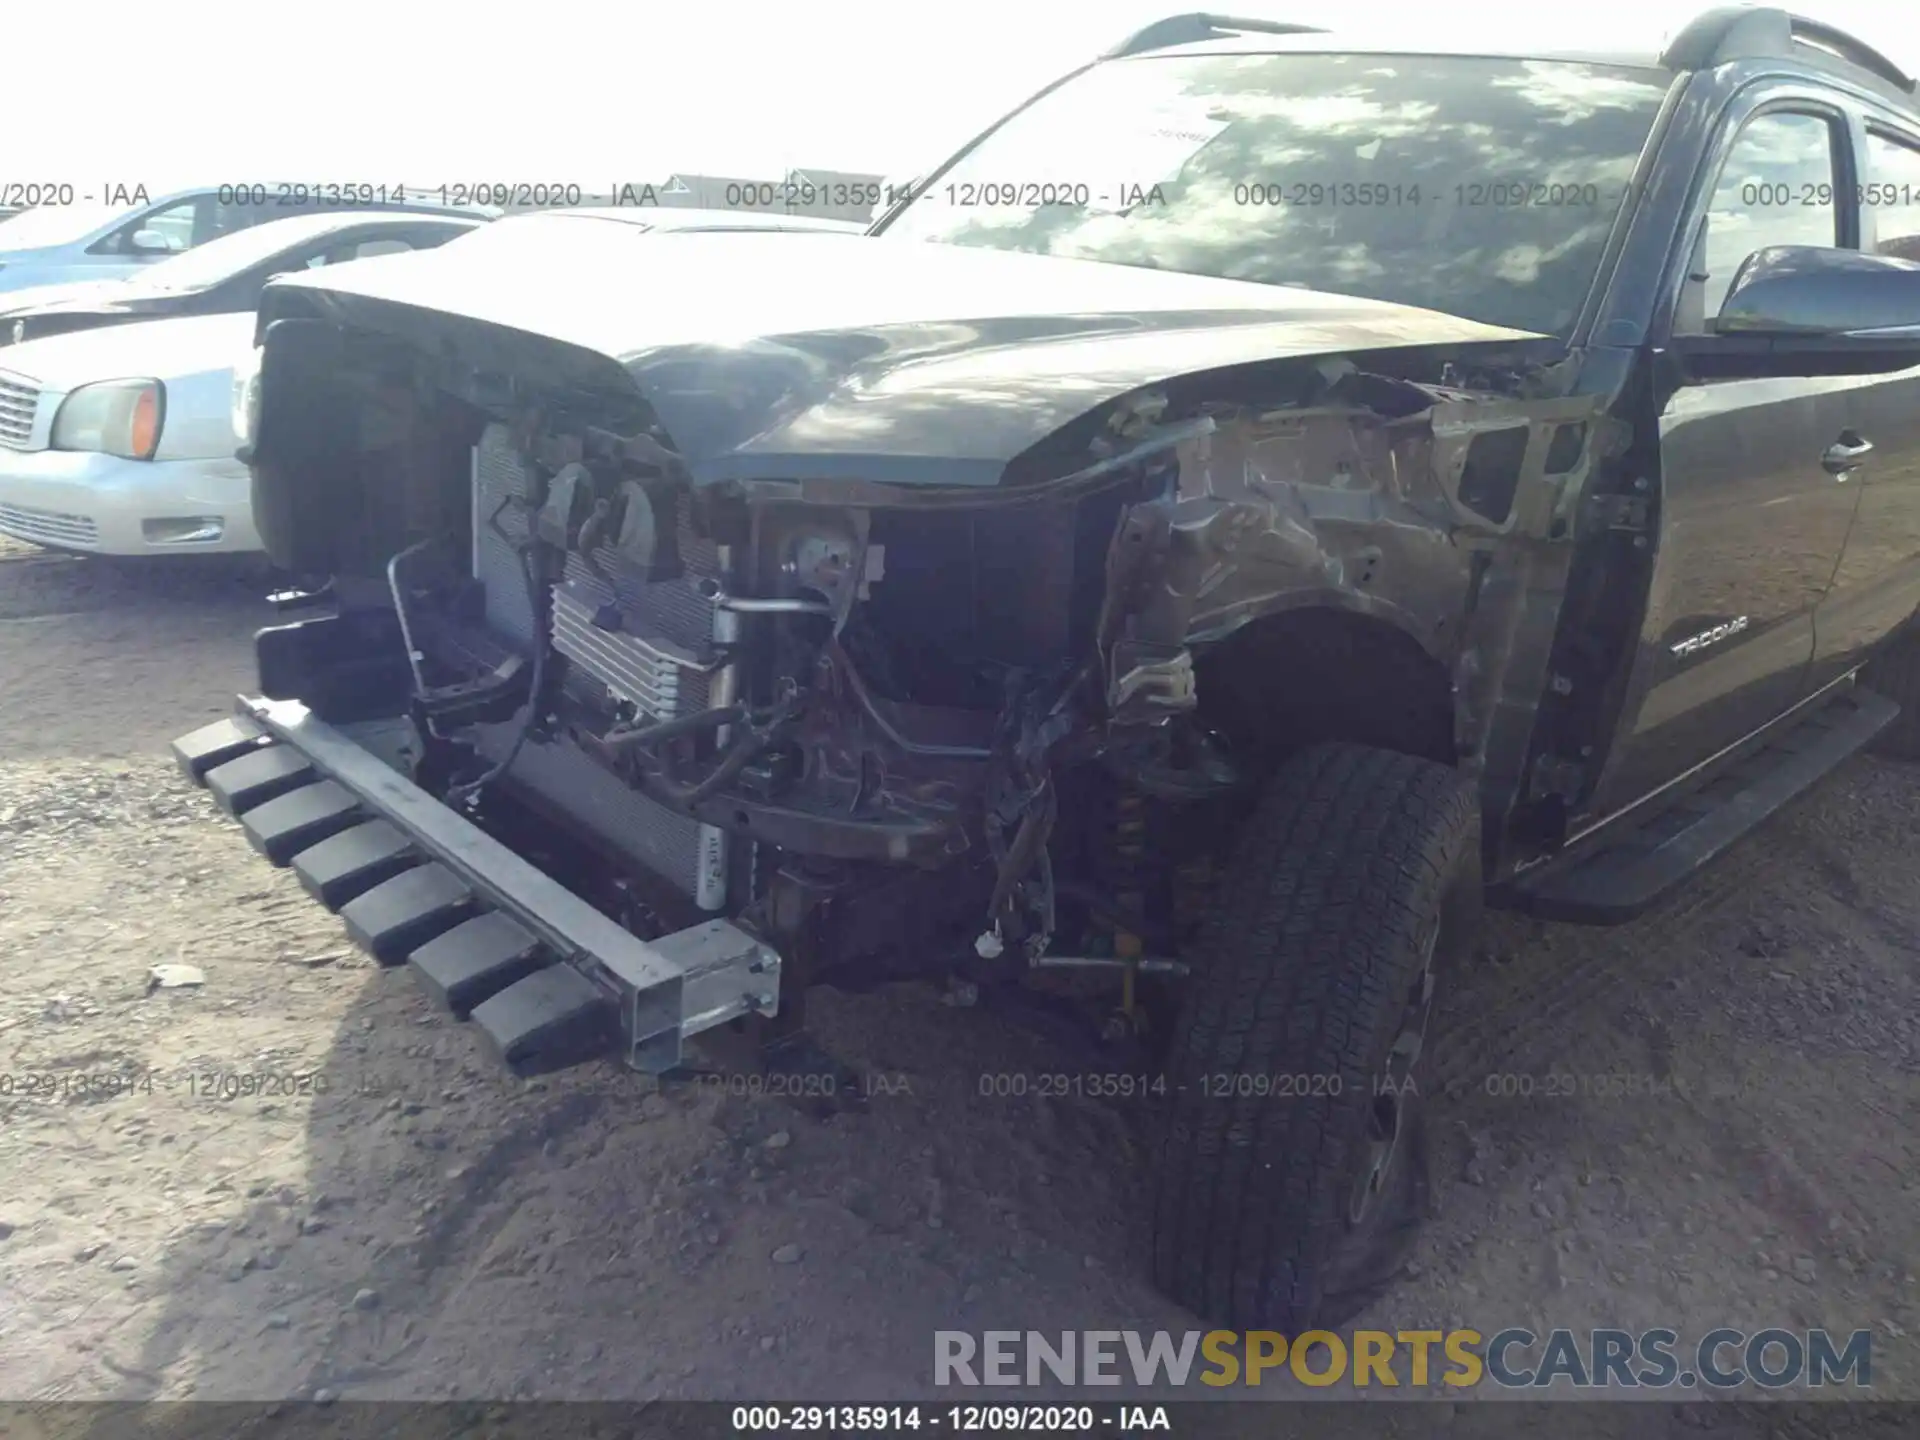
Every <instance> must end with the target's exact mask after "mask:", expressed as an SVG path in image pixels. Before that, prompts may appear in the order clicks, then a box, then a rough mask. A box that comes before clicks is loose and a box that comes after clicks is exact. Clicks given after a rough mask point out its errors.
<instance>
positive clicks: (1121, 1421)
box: [730, 1405, 1173, 1435]
mask: <svg viewBox="0 0 1920 1440" xmlns="http://www.w3.org/2000/svg"><path fill="white" fill-rule="evenodd" d="M730 1421H731V1427H732V1429H733V1431H734V1433H735V1434H753V1435H767V1434H784V1433H789V1432H791V1433H795V1434H846V1433H850V1432H872V1433H884V1434H892V1435H900V1434H910V1433H913V1432H915V1431H918V1430H921V1429H923V1428H924V1429H926V1430H928V1431H931V1432H938V1431H942V1430H950V1431H953V1432H955V1433H956V1434H989V1435H991V1434H1054V1433H1059V1434H1072V1435H1086V1434H1091V1433H1094V1432H1112V1433H1114V1434H1119V1435H1128V1434H1136V1433H1145V1432H1150V1431H1159V1432H1162V1433H1166V1432H1170V1431H1171V1430H1172V1429H1173V1422H1172V1420H1171V1419H1170V1418H1169V1417H1168V1415H1167V1407H1166V1406H1164V1405H944V1406H934V1405H736V1406H734V1407H733V1411H732V1414H731V1416H730Z"/></svg>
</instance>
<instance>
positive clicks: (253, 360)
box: [233, 345, 262, 445]
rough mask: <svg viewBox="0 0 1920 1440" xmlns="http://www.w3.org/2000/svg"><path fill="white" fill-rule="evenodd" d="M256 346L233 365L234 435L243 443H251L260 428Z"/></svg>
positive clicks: (257, 348) (259, 351) (258, 369)
mask: <svg viewBox="0 0 1920 1440" xmlns="http://www.w3.org/2000/svg"><path fill="white" fill-rule="evenodd" d="M261 349H262V347H261V346H258V345H256V346H254V347H253V348H252V349H251V350H249V351H248V352H247V355H246V357H245V358H244V359H243V360H241V361H240V362H239V363H238V364H236V365H235V366H234V367H233V435H234V438H235V439H236V440H238V441H239V442H240V443H241V444H242V445H251V444H253V441H254V432H255V431H257V430H258V429H259V428H260V355H261Z"/></svg>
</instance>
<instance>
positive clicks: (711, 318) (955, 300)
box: [120, 225, 1547, 485]
mask: <svg viewBox="0 0 1920 1440" xmlns="http://www.w3.org/2000/svg"><path fill="white" fill-rule="evenodd" d="M579 229H580V231H581V232H582V233H581V234H580V235H579V236H577V237H573V238H571V239H570V240H569V241H568V242H567V243H566V244H565V246H564V253H562V249H563V247H562V246H560V245H556V246H555V253H552V254H544V253H543V254H542V255H541V256H540V257H538V260H539V263H537V264H536V263H532V259H531V257H526V256H523V255H518V254H515V255H506V254H496V253H495V252H494V250H493V248H492V247H490V246H488V245H486V244H485V243H484V237H482V238H481V239H480V240H476V241H474V242H470V243H465V244H459V245H450V246H447V247H445V248H444V249H442V250H439V251H435V252H431V253H427V254H419V255H408V256H395V257H391V258H390V259H389V260H388V261H386V262H385V263H383V264H379V265H371V266H361V267H346V268H343V269H342V270H340V271H338V272H337V273H332V274H329V273H326V272H324V271H320V272H315V273H313V274H311V275H300V276H292V277H287V278H285V279H282V280H278V281H275V282H274V283H273V284H271V285H270V286H268V288H267V292H266V298H265V300H264V301H263V303H262V306H261V323H262V325H263V326H264V325H265V324H267V323H270V322H271V320H272V319H273V318H274V317H275V316H276V315H279V314H292V313H299V312H303V311H304V312H308V313H313V312H318V313H319V314H320V315H322V316H324V317H328V318H331V319H334V320H336V321H338V322H340V323H343V324H349V325H360V326H366V327H368V328H372V329H376V330H384V331H387V332H390V333H393V334H396V335H400V336H403V337H405V338H408V339H412V340H416V341H424V342H427V343H428V344H429V345H430V346H431V348H433V349H435V350H438V351H442V352H443V353H444V352H445V351H447V350H448V349H449V348H451V349H452V351H453V352H454V353H456V354H460V355H466V356H469V357H478V356H481V355H483V354H484V355H488V356H490V357H499V356H500V355H501V354H502V353H503V350H502V341H503V339H505V338H507V337H503V336H502V334H501V332H502V331H512V332H520V333H521V334H522V335H524V336H536V337H542V338H543V339H544V340H546V341H547V342H549V344H548V345H547V346H546V347H545V349H546V352H547V353H548V355H550V356H551V355H552V354H553V349H552V345H551V343H550V342H556V341H557V342H559V344H560V345H561V346H563V347H566V349H568V350H570V351H572V352H573V354H572V355H571V356H570V357H568V359H569V360H570V362H571V363H572V364H573V365H574V366H575V373H576V375H577V374H578V369H577V367H578V365H579V363H580V362H581V361H583V360H586V361H588V362H589V364H597V365H598V366H599V368H600V371H601V372H602V373H601V374H600V375H599V377H598V378H599V379H600V380H604V381H607V382H610V383H615V384H629V385H631V386H632V387H633V388H635V389H637V390H638V391H639V393H640V394H641V395H642V396H644V397H645V399H646V400H647V401H648V402H649V404H650V405H651V406H652V407H653V410H654V412H655V413H656V414H657V415H658V416H659V419H660V423H661V425H662V426H663V427H664V428H665V429H666V431H667V433H668V434H669V435H670V436H671V437H672V440H673V442H674V444H675V446H676V447H677V448H678V449H679V451H680V452H681V454H682V455H683V456H684V457H685V459H686V461H687V464H688V467H689V469H690V470H691V471H692V474H693V476H694V478H695V479H696V480H698V481H702V482H711V481H717V480H754V479H783V478H784V479H815V478H841V479H866V480H876V481H883V482H884V481H892V482H895V483H907V484H911V483H916V482H922V483H938V484H957V485H991V484H995V483H998V482H999V481H1000V479H1001V478H1002V476H1003V474H1004V472H1005V470H1006V467H1007V464H1008V462H1009V461H1010V460H1012V459H1013V458H1014V457H1015V456H1017V455H1019V454H1020V453H1021V452H1022V451H1024V450H1026V449H1028V448H1029V447H1030V446H1032V445H1034V444H1035V443H1037V442H1038V441H1040V440H1042V439H1044V438H1045V437H1046V436H1047V435H1049V434H1051V433H1052V432H1053V431H1055V430H1057V429H1058V428H1059V427H1060V426H1062V425H1064V424H1067V423H1069V422H1070V421H1072V420H1074V419H1075V418H1077V417H1079V416H1081V415H1084V414H1085V413H1087V412H1088V411H1090V410H1092V409H1095V408H1097V407H1098V406H1100V405H1102V404H1104V403H1106V402H1108V401H1110V400H1113V399H1116V398H1118V397H1119V396H1121V395H1124V394H1126V393H1127V392H1129V391H1132V390H1136V389H1139V388H1141V387H1143V386H1148V385H1152V384H1154V383H1156V382H1159V381H1162V380H1165V379H1168V378H1170V377H1174V376H1179V375H1183V374H1189V373H1192V372H1197V371H1203V370H1213V369H1219V368H1224V367H1229V366H1236V365H1245V364H1251V363H1256V362H1261V361H1271V360H1281V359H1286V358H1289V357H1301V356H1314V355H1329V354H1351V353H1354V352H1360V351H1367V350H1380V349H1389V348H1400V347H1410V346H1448V347H1457V346H1461V345H1476V344H1488V343H1493V344H1500V345H1507V344H1512V343H1515V342H1521V341H1540V340H1544V339H1546V338H1547V337H1544V336H1539V335H1535V334H1532V333H1530V332H1527V331H1520V330H1508V329H1503V328H1500V327H1497V326H1492V325H1483V324H1480V323H1478V322H1476V321H1472V320H1466V319H1461V318H1459V317H1457V316H1452V315H1445V314H1441V313H1439V312H1437V311H1431V310H1421V309H1416V308H1414V307H1411V306H1404V305H1394V304H1388V303H1385V302H1382V301H1374V300H1362V299H1357V298H1354V297H1351V296H1342V295H1328V294H1322V293H1318V292H1314V291H1308V290H1296V289H1288V288H1282V287H1277V286H1268V285H1258V284H1253V283H1251V282H1245V281H1237V280H1218V279H1212V278H1209V277H1204V276H1194V275H1184V274H1179V273H1176V272H1173V271H1165V270H1149V269H1144V268H1139V267H1134V266H1126V265H1114V264H1105V263H1099V262H1094V261H1082V260H1067V259H1058V258H1055V257H1051V256H1040V255H1028V254H1019V253H1010V252H1004V251H994V250H982V249H973V248H967V247H962V246H954V245H942V244H932V243H921V242H917V241H905V240H898V241H896V240H886V239H882V238H874V239H866V240H862V241H860V242H859V243H851V242H849V241H847V240H846V239H844V238H841V237H834V238H833V240H832V243H829V241H828V240H827V239H826V238H823V237H821V236H817V235H816V236H810V235H805V234H791V235H779V234H671V233H667V234H654V235H649V234H644V233H639V232H635V231H632V230H630V229H629V228H628V227H626V226H615V225H604V226H599V225H583V226H580V227H579ZM302 300H304V301H305V302H306V303H304V304H303V303H301V301H302ZM120 333H124V332H120ZM540 348H541V347H539V346H537V345H536V346H535V347H533V348H530V349H526V350H524V351H516V352H514V353H516V354H520V353H524V354H525V355H526V356H527V357H528V358H527V361H526V362H525V363H526V364H527V365H528V366H529V367H531V366H532V364H533V363H534V360H533V357H534V356H535V355H536V354H537V353H538V351H539V350H540ZM581 352H585V354H584V355H582V354H581ZM488 363H491V364H498V363H500V362H499V361H498V359H497V358H494V359H491V360H490V361H489V362H488ZM516 363H520V362H517V361H516Z"/></svg>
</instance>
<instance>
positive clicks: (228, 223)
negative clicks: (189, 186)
mask: <svg viewBox="0 0 1920 1440" xmlns="http://www.w3.org/2000/svg"><path fill="white" fill-rule="evenodd" d="M207 211H208V214H207V226H206V233H205V234H203V235H202V236H201V237H200V239H201V240H202V241H203V242H204V241H207V240H217V239H218V238H219V237H220V236H222V235H235V234H238V233H239V232H240V231H242V230H251V229H252V228H253V227H254V226H255V225H261V224H264V223H265V222H267V221H268V220H275V219H278V218H280V216H283V215H293V214H298V213H299V212H298V211H293V210H280V211H278V212H276V211H275V209H274V208H273V207H272V206H270V205H238V204H234V203H232V202H228V203H226V204H222V203H221V202H220V201H219V200H218V199H217V198H215V199H214V200H213V201H212V202H211V203H210V204H209V205H208V206H207Z"/></svg>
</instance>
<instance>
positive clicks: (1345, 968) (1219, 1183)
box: [1153, 745, 1481, 1335]
mask: <svg viewBox="0 0 1920 1440" xmlns="http://www.w3.org/2000/svg"><path fill="white" fill-rule="evenodd" d="M1218 893H1219V899H1218V900H1217V901H1216V903H1215V905H1214V906H1213V909H1212V911H1211V913H1210V914H1209V916H1208V918H1207V921H1206V924H1205V926H1204V927H1203V930H1202V934H1201V938H1200V941H1199V944H1198V946H1197V947H1196V951H1195V955H1194V971H1193V979H1192V981H1191V982H1190V992H1189V994H1188V997H1187V1000H1186V1004H1185V1006H1184V1008H1183V1011H1182V1014H1181V1016H1180V1021H1179V1025H1178V1028H1177V1030H1176V1032H1175V1035H1174V1039H1173V1048H1172V1052H1171V1055H1170V1058H1169V1061H1168V1069H1167V1081H1168V1092H1169V1096H1170V1099H1169V1102H1168V1105H1167V1108H1166V1117H1165V1130H1164V1133H1163V1135H1162V1136H1161V1143H1160V1154H1159V1174H1158V1176H1157V1182H1156V1198H1155V1206H1154V1240H1153V1268H1154V1280H1155V1282H1156V1283H1157V1284H1158V1285H1159V1286H1160V1288H1161V1289H1163V1290H1165V1291H1166V1292H1167V1293H1168V1294H1169V1295H1171V1296H1172V1297H1173V1298H1174V1299H1175V1300H1177V1301H1179V1302H1180V1303H1181V1304H1184V1305H1185V1306H1187V1308H1189V1309H1190V1310H1193V1311H1195V1312H1196V1313H1197V1314H1199V1315H1201V1316H1202V1317H1204V1318H1206V1319H1208V1320H1211V1321H1214V1322H1217V1323H1219V1324H1222V1325H1227V1326H1231V1327H1233V1328H1235V1329H1252V1328H1261V1329H1277V1330H1280V1331H1282V1332H1284V1333H1286V1334H1291V1335H1297V1334H1299V1333H1300V1332H1301V1331H1302V1330H1305V1329H1310V1328H1313V1327H1315V1326H1327V1325H1335V1324H1338V1323H1340V1322H1341V1321H1343V1320H1345V1319H1347V1318H1349V1317H1351V1316H1352V1315H1353V1314H1354V1313H1355V1312H1357V1311H1358V1310H1360V1309H1361V1308H1362V1307H1364V1306H1365V1305H1366V1304H1367V1303H1368V1302H1369V1301H1371V1300H1372V1299H1373V1298H1374V1297H1375V1296H1377V1295H1378V1294H1379V1293H1381V1292H1382V1291H1383V1290H1384V1289H1385V1288H1386V1286H1387V1284H1388V1283H1389V1282H1390V1281H1391V1279H1392V1278H1393V1276H1394V1275H1395V1274H1396V1273H1398V1271H1399V1270H1400V1268H1401V1267H1402V1265H1404V1263H1405V1260H1406V1257H1407V1252H1408V1250H1409V1249H1410V1247H1411V1244H1412V1241H1413V1238H1414V1234H1415V1232H1416V1230H1417V1228H1418V1226H1419V1224H1420V1222H1421V1220H1422V1219H1424V1217H1425V1213H1426V1209H1427V1204H1428V1190H1427V1165H1426V1134H1425V1127H1424V1115H1423V1111H1422V1107H1421V1104H1420V1101H1419V1095H1418V1087H1419V1085H1420V1081H1421V1078H1422V1070H1423V1060H1424V1055H1423V1053H1422V1052H1423V1051H1424V1049H1425V1048H1426V1047H1425V1046H1424V1043H1413V1042H1408V1041H1407V1040H1406V1038H1405V1037H1406V1036H1408V1035H1409V1034H1412V1035H1414V1036H1416V1037H1417V1040H1418V1041H1419V1042H1424V1037H1425V1029H1426V1017H1427V1014H1428V1013H1429V1012H1430V1008H1431V1004H1430V1002H1431V998H1432V993H1433V986H1432V977H1433V974H1434V973H1435V972H1436V971H1437V970H1441V969H1444V968H1445V966H1446V965H1447V964H1448V963H1449V962H1450V961H1451V960H1453V959H1454V958H1456V957H1457V955H1458V954H1459V952H1460V951H1461V949H1462V947H1463V946H1464V945H1465V944H1467V943H1469V942H1470V940H1471V937H1472V934H1473V931H1474V930H1475V928H1476V927H1477V925H1478V921H1479V915H1480V908H1481V869H1480V813H1479V804H1478V800H1477V797H1476V795H1475V792H1474V788H1473V786H1472V784H1471V783H1470V782H1469V781H1468V780H1467V779H1465V778H1464V777H1463V776H1461V775H1460V774H1459V773H1458V772H1456V771H1454V770H1452V769H1449V768H1448V767H1446V766H1444V765H1437V764H1435V763H1433V762H1432V761H1429V760H1421V759H1417V758H1415V757H1413V756H1408V755H1400V754H1395V753H1393V752H1391V751H1385V750H1375V749H1370V748H1366V747H1363V746H1358V745H1320V746H1315V747H1313V748H1311V749H1308V750H1304V751H1302V752H1301V753H1300V754H1298V755H1296V756H1294V757H1293V758H1292V759H1290V760H1289V761H1287V762H1286V764H1284V765H1283V766H1282V767H1281V768H1280V770H1279V771H1278V772H1277V773H1276V775H1275V777H1274V780H1273V782H1272V784H1271V786H1270V788H1269V789H1268V791H1267V793H1266V794H1265V796H1264V797H1263V798H1262V800H1261V803H1260V805H1259V807H1258V808H1257V809H1256V811H1255V812H1254V814H1253V816H1252V817H1251V818H1250V819H1249V820H1248V822H1247V826H1246V829H1245V831H1244V832H1243V834H1242V836H1241V838H1240V841H1239V848H1238V852H1237V854H1236V856H1235V858H1234V861H1233V864H1232V865H1231V866H1230V867H1229V870H1228V873H1227V875H1226V877H1225V879H1224V880H1223V882H1222V884H1221V886H1220V889H1219V892H1218ZM1396 1044H1399V1045H1400V1046H1401V1047H1402V1048H1401V1049H1400V1050H1399V1051H1398V1052H1396V1050H1395V1047H1396ZM1408 1044H1412V1052H1411V1055H1409V1054H1408V1053H1407V1050H1406V1046H1407V1045H1408ZM1242 1076H1245V1077H1249V1078H1248V1080H1247V1081H1244V1082H1243V1081H1241V1080H1240V1079H1239V1077H1242ZM1383 1076H1385V1077H1388V1078H1389V1080H1390V1081H1391V1083H1390V1084H1388V1085H1387V1089H1388V1090H1389V1091H1390V1092H1392V1093H1391V1094H1383V1093H1381V1090H1382V1085H1383V1083H1386V1082H1383V1081H1382V1080H1381V1077H1383ZM1263 1077H1264V1078H1263ZM1281 1077H1307V1079H1306V1083H1305V1084H1296V1083H1293V1081H1292V1079H1291V1078H1289V1079H1286V1080H1282V1079H1281ZM1315 1077H1324V1078H1315ZM1402 1077H1404V1079H1403V1078H1402ZM1406 1082H1410V1085H1409V1084H1408V1083H1406ZM1261 1090H1264V1091H1265V1092H1266V1093H1264V1094H1262V1093H1259V1092H1260V1091H1261ZM1276 1091H1291V1092H1299V1091H1304V1092H1305V1093H1275V1092H1276ZM1383 1101H1384V1102H1387V1104H1389V1105H1390V1106H1391V1114H1390V1115H1389V1114H1387V1113H1385V1112H1384V1111H1383V1108H1382V1102H1383ZM1387 1133H1390V1134H1391V1136H1392V1137H1394V1138H1393V1139H1388V1140H1384V1141H1383V1138H1382V1137H1383V1135H1385V1134H1387ZM1383 1143H1384V1146H1385V1148H1384V1151H1383V1150H1382V1148H1381V1146H1382V1144H1383ZM1383 1157H1384V1158H1383Z"/></svg>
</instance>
